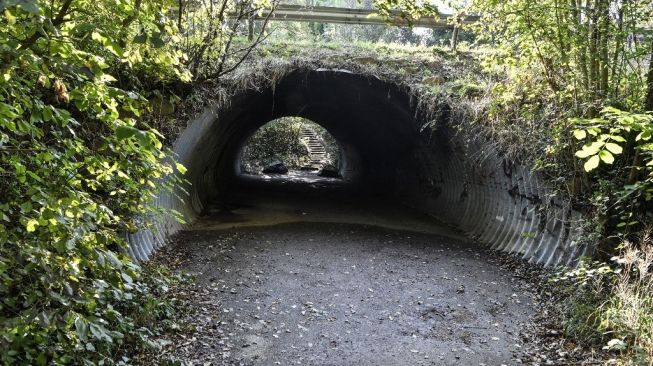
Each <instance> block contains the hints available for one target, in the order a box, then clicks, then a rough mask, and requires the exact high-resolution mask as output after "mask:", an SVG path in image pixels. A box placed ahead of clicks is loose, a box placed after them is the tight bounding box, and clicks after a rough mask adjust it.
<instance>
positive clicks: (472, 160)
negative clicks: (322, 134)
mask: <svg viewBox="0 0 653 366" xmlns="http://www.w3.org/2000/svg"><path fill="white" fill-rule="evenodd" d="M416 104H417V103H416V101H415V98H414V97H411V94H410V92H409V91H407V90H405V89H404V88H402V87H400V86H398V85H396V84H394V83H390V82H385V81H382V80H379V79H377V78H375V77H371V76H366V75H359V74H354V73H351V72H348V71H344V70H326V69H316V70H295V71H294V72H291V73H289V74H287V75H286V76H284V77H283V78H282V79H281V80H279V81H278V82H277V83H276V84H275V85H273V86H271V87H267V88H262V89H260V90H246V91H244V92H241V93H239V94H237V95H236V96H235V97H234V98H233V99H232V100H231V103H230V104H229V105H228V106H226V107H222V108H210V109H207V110H206V111H205V112H204V113H203V114H202V115H201V116H200V117H199V118H198V119H197V120H195V121H194V122H193V123H191V124H190V125H189V127H188V128H187V129H186V130H185V131H184V132H183V134H182V135H181V136H180V137H179V139H178V140H177V141H176V143H175V148H174V150H175V152H176V154H177V155H178V158H179V161H180V162H181V163H182V164H184V165H185V166H186V167H187V169H188V172H187V177H186V178H187V179H188V180H189V181H190V183H191V185H190V186H189V187H186V188H187V189H188V191H189V193H190V197H188V198H186V199H185V200H184V201H183V202H182V201H180V200H179V199H178V198H176V197H175V195H174V194H162V195H161V196H160V197H159V199H158V201H157V202H156V204H158V205H160V206H163V207H168V208H174V209H176V210H177V211H179V212H181V213H182V214H183V215H184V216H185V218H186V220H187V221H188V222H193V221H194V219H195V218H196V217H197V216H198V215H201V214H202V213H203V211H204V210H205V208H206V207H207V206H208V205H210V204H211V203H213V202H216V201H219V200H220V199H221V196H222V195H225V194H228V192H229V191H230V189H232V188H233V186H234V185H236V184H237V182H238V167H237V166H238V161H239V155H238V154H239V152H240V149H241V147H242V144H243V143H244V142H245V140H246V139H247V138H248V137H249V136H250V135H251V134H252V133H253V132H254V131H256V129H258V128H259V127H260V126H262V125H264V124H265V123H267V122H269V121H271V120H274V119H277V118H280V117H284V116H300V117H304V118H308V119H310V120H312V121H315V122H317V123H319V124H320V125H322V126H323V127H324V128H326V129H327V130H328V131H329V132H330V133H331V134H332V135H333V136H334V137H335V138H336V139H337V140H338V141H339V143H340V145H341V146H342V147H343V148H342V152H343V155H344V156H343V157H342V158H343V160H344V161H345V162H346V163H345V164H343V167H342V169H343V170H344V171H342V172H341V173H342V174H343V176H345V177H347V178H348V180H349V181H350V183H351V184H352V185H356V186H358V187H360V188H361V189H363V190H365V191H370V190H373V191H375V192H376V193H379V194H384V195H387V196H388V197H390V196H391V197H393V198H397V199H399V200H401V201H403V202H405V203H407V204H409V205H411V206H413V207H416V208H418V209H420V210H422V211H424V212H427V213H429V214H431V215H433V216H435V217H437V218H438V219H440V220H442V221H444V222H447V223H450V224H452V225H454V226H456V227H457V228H459V229H460V230H461V231H463V232H464V233H465V234H466V235H467V236H468V237H469V238H470V239H473V240H476V241H478V242H479V243H480V244H485V245H490V246H492V247H493V248H495V249H498V250H502V251H507V252H513V253H518V254H520V255H522V256H523V257H524V258H526V259H529V260H530V261H533V262H538V263H543V264H546V265H558V264H572V263H573V262H574V261H575V259H577V258H578V257H579V256H580V255H587V254H588V253H589V248H586V247H581V246H580V245H577V238H578V237H579V235H580V231H579V230H578V229H577V228H574V225H573V222H574V219H575V218H577V216H578V214H577V213H575V212H574V211H572V210H571V208H570V206H569V205H568V204H565V203H564V202H555V201H552V200H550V199H549V201H548V202H544V201H545V198H544V197H546V187H545V184H544V182H543V181H542V180H541V179H540V178H539V177H538V176H537V174H533V173H532V172H530V171H529V170H528V169H526V168H524V167H522V166H519V165H516V164H514V163H512V162H510V161H507V160H505V159H503V158H501V156H500V154H499V153H498V152H496V151H494V150H492V149H491V148H490V147H491V146H493V145H492V144H490V143H488V142H487V141H483V140H482V139H481V138H479V137H475V136H474V134H473V133H460V132H457V129H456V128H455V127H456V123H457V121H452V120H450V119H449V118H448V116H447V115H446V113H445V114H443V116H442V118H441V120H440V121H439V123H438V128H437V129H436V130H435V131H433V132H432V131H431V130H430V129H422V126H423V124H424V120H423V118H422V115H421V113H420V112H419V111H418V108H417V106H416ZM479 157H482V159H480V158H479ZM180 228H181V226H180V225H179V224H177V223H176V222H174V221H173V220H172V219H162V220H159V221H158V222H157V224H156V228H155V230H153V231H151V232H145V231H141V232H139V233H137V234H134V235H130V237H129V240H130V251H131V254H132V256H133V257H135V258H137V259H139V260H147V259H148V258H149V256H150V254H151V253H152V252H153V251H154V250H155V248H156V247H157V246H160V245H163V243H164V239H165V237H166V236H167V235H169V234H171V233H174V232H176V231H177V230H179V229H180Z"/></svg>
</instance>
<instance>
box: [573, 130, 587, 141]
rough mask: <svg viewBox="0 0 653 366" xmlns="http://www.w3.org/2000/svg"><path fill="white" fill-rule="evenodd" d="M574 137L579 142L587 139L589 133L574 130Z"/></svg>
mask: <svg viewBox="0 0 653 366" xmlns="http://www.w3.org/2000/svg"><path fill="white" fill-rule="evenodd" d="M574 137H575V138H576V139H577V140H582V139H584V138H585V137H587V132H585V130H574Z"/></svg>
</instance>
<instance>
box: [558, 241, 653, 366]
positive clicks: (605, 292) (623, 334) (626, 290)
mask: <svg viewBox="0 0 653 366" xmlns="http://www.w3.org/2000/svg"><path fill="white" fill-rule="evenodd" d="M639 241H640V243H639V245H638V246H636V245H634V244H632V243H629V242H624V243H623V244H622V246H621V249H620V252H619V255H617V256H615V257H613V258H612V261H613V263H612V265H607V264H605V263H600V262H582V263H581V264H580V265H579V267H578V268H576V269H574V270H571V271H565V272H564V274H563V275H561V276H560V277H558V278H557V279H556V282H557V284H558V285H559V286H558V289H559V292H560V293H561V294H562V298H563V300H562V301H561V308H562V309H564V310H563V313H564V314H563V318H564V328H565V333H566V334H567V336H570V337H572V338H574V339H576V340H577V341H580V342H582V343H583V344H584V345H598V346H601V347H603V348H604V349H606V350H610V351H613V352H616V353H618V354H620V359H621V361H622V363H623V364H628V365H650V364H651V362H653V297H651V294H653V241H652V240H651V232H650V229H646V230H643V231H642V232H641V237H640V240H639Z"/></svg>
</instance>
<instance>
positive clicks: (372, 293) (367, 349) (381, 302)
mask: <svg viewBox="0 0 653 366" xmlns="http://www.w3.org/2000/svg"><path fill="white" fill-rule="evenodd" d="M175 243H176V244H172V245H171V246H170V247H169V248H168V249H167V250H166V252H167V255H175V256H178V257H180V258H181V260H182V262H181V263H182V265H181V268H182V269H183V270H185V271H190V272H191V273H194V274H196V275H197V280H198V286H199V287H200V288H201V289H202V290H201V291H199V292H198V293H197V294H195V295H193V297H192V298H191V301H192V302H194V303H196V307H195V308H196V311H195V312H192V313H189V314H188V316H187V321H188V322H191V323H193V324H195V326H196V329H195V331H194V332H193V334H192V335H188V336H187V337H185V338H184V339H182V340H176V341H175V342H176V343H177V345H176V346H175V347H174V353H175V355H176V356H177V357H179V358H184V359H187V360H192V361H191V362H192V363H193V364H199V365H204V364H207V365H208V364H211V365H218V364H244V365H274V364H277V365H291V364H302V365H484V364H485V365H501V364H506V365H510V364H516V363H518V362H519V361H518V360H517V359H516V357H517V356H516V355H518V354H519V350H520V348H521V347H522V344H521V341H520V338H519V330H520V324H521V323H523V322H527V321H528V319H529V316H530V315H531V314H532V313H533V312H534V309H533V305H532V301H531V299H532V296H533V294H531V293H530V292H528V291H523V290H520V288H519V287H518V286H516V284H515V283H518V281H516V280H515V279H514V278H512V276H511V273H509V272H507V271H504V270H502V269H500V266H498V265H497V263H495V261H496V260H497V259H496V255H495V254H493V253H491V252H489V251H485V250H482V249H479V248H478V246H477V245H473V244H469V243H467V242H464V241H460V240H456V239H452V238H446V237H442V236H437V235H433V234H424V233H414V232H407V231H398V230H388V229H382V228H378V227H371V226H364V225H347V224H333V223H295V224H280V225H275V226H268V227H254V228H235V229H228V230H219V231H214V230H206V229H203V230H197V231H187V232H184V233H182V234H181V235H179V236H178V237H177V238H176V240H175ZM209 362H210V363H209Z"/></svg>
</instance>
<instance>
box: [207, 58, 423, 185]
mask: <svg viewBox="0 0 653 366" xmlns="http://www.w3.org/2000/svg"><path fill="white" fill-rule="evenodd" d="M332 73H333V72H332V71H329V70H324V71H319V70H318V71H314V72H311V73H294V74H291V75H289V76H287V77H286V78H284V79H283V80H282V81H281V82H280V83H279V84H278V85H277V86H276V87H275V88H274V90H263V91H257V92H250V94H249V95H247V96H244V98H246V99H247V100H248V102H247V103H245V105H244V106H242V107H240V108H230V109H229V110H227V111H225V112H224V113H223V114H222V116H223V118H224V119H226V120H229V121H233V122H232V123H231V125H232V127H231V128H229V130H228V132H227V135H226V136H224V139H223V141H224V147H223V149H222V153H221V154H219V157H218V159H217V160H216V161H215V164H216V168H215V170H213V171H214V172H215V173H214V174H215V175H216V177H215V181H216V183H217V189H218V190H219V191H221V192H229V191H231V190H233V189H237V188H238V187H240V186H241V185H242V183H243V181H242V177H241V176H240V174H239V173H240V171H239V169H240V168H239V164H238V162H239V160H240V159H239V154H240V151H241V149H242V146H243V144H244V142H245V141H246V140H247V138H248V137H249V136H251V135H252V134H253V133H254V132H255V131H256V130H257V129H258V128H260V127H261V126H262V125H264V124H266V123H267V122H269V121H271V120H274V119H277V118H280V117H284V116H299V117H303V118H306V119H309V120H312V121H314V122H316V123H318V124H319V125H321V126H322V127H324V128H325V129H326V130H327V131H328V132H329V133H331V135H333V137H334V138H335V139H336V140H337V141H338V143H339V145H340V148H341V156H340V160H341V164H340V167H339V168H340V174H341V176H342V177H343V178H344V180H345V181H346V182H347V183H348V188H349V189H350V190H357V191H358V192H361V191H365V192H374V193H375V194H377V195H379V194H392V192H394V191H395V189H396V172H397V169H398V166H399V165H400V164H402V161H405V160H406V159H407V158H408V156H410V154H411V152H412V151H413V149H415V147H416V143H417V141H418V140H419V139H418V136H417V132H416V131H417V129H416V125H417V124H418V121H416V115H415V113H414V112H413V108H411V105H410V98H409V97H408V95H407V94H406V93H405V92H402V91H401V90H399V88H398V87H397V86H396V85H393V84H387V83H383V82H381V81H380V80H378V79H373V78H367V77H361V76H359V75H355V74H350V73H346V72H340V73H339V77H338V78H334V77H332ZM224 116H228V117H226V118H225V117H224Z"/></svg>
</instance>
